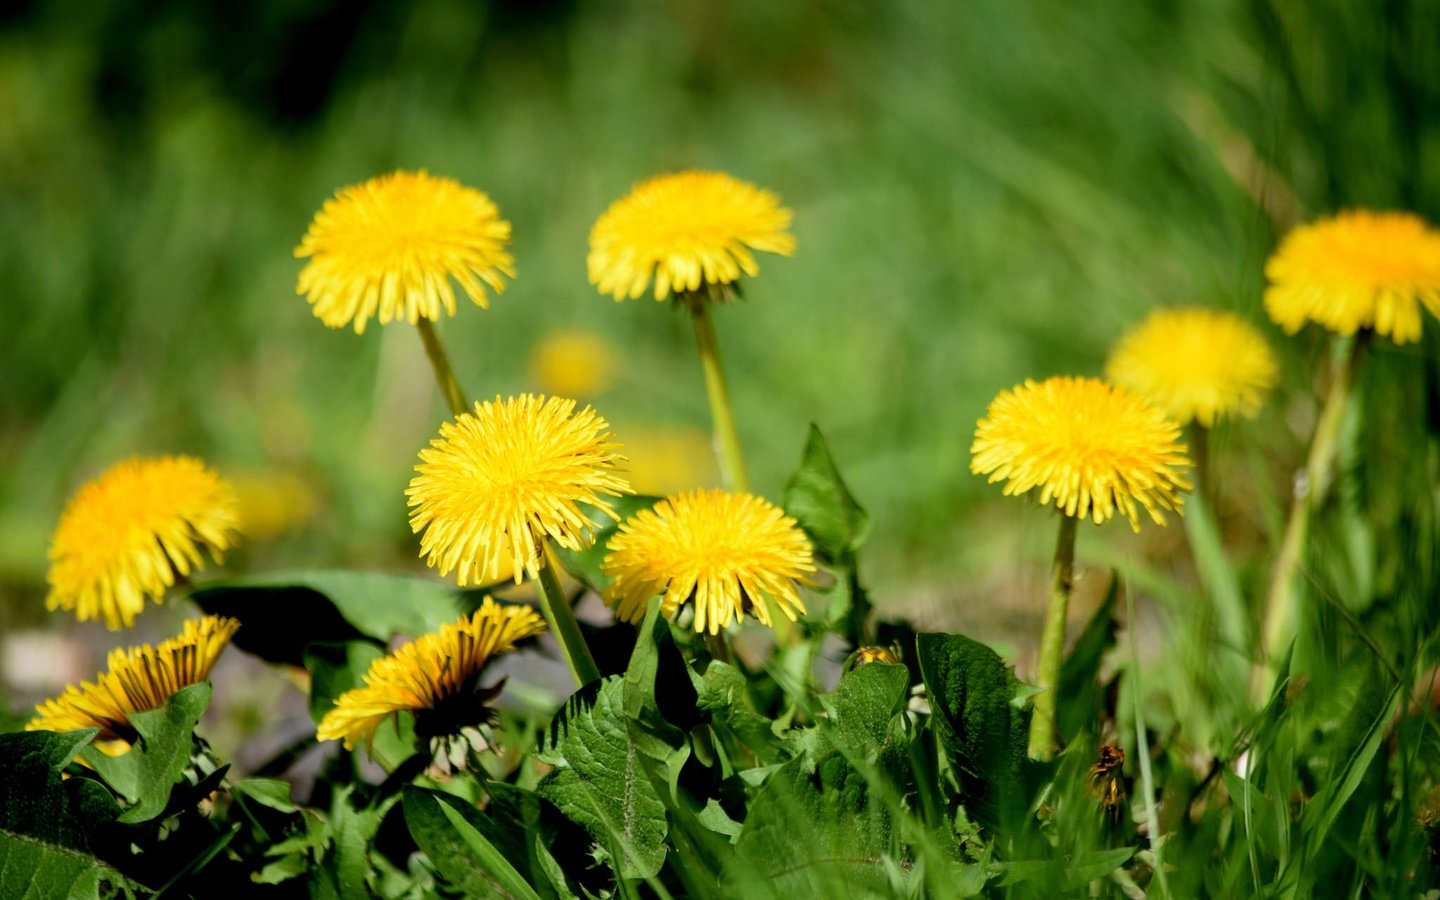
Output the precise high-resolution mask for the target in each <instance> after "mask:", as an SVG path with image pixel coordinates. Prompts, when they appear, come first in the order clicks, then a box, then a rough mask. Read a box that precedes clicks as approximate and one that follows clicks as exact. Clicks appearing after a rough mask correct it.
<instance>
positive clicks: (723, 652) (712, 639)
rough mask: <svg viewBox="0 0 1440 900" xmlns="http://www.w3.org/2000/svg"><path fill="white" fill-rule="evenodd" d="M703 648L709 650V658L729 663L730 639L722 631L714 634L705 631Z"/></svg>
mask: <svg viewBox="0 0 1440 900" xmlns="http://www.w3.org/2000/svg"><path fill="white" fill-rule="evenodd" d="M705 649H706V650H707V651H709V653H710V658H711V659H713V660H715V661H716V662H723V663H729V662H730V661H731V657H730V641H729V640H728V639H727V638H726V636H725V632H723V631H720V632H717V633H715V634H711V633H710V632H708V631H707V632H705Z"/></svg>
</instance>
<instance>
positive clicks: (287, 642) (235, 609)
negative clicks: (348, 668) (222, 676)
mask: <svg viewBox="0 0 1440 900" xmlns="http://www.w3.org/2000/svg"><path fill="white" fill-rule="evenodd" d="M476 593H477V592H465V591H459V590H457V589H455V588H454V587H451V586H449V585H447V584H443V583H441V582H438V581H431V580H429V579H423V578H409V577H405V576H401V575H386V574H381V573H378V572H345V571H323V570H322V571H302V572H278V573H273V574H266V575H256V576H247V577H245V578H236V579H231V580H226V581H219V582H211V583H209V584H206V585H204V586H203V587H199V588H196V589H195V590H194V591H192V592H191V593H190V599H192V600H194V601H195V602H196V603H197V604H199V605H200V608H201V609H203V610H205V611H206V612H207V613H212V614H215V615H224V616H233V617H234V618H237V619H239V620H240V622H241V627H240V630H239V631H238V632H236V634H235V638H234V644H235V646H237V647H239V648H240V649H242V650H244V651H246V652H247V653H253V654H255V655H256V656H259V657H261V658H263V659H267V660H271V661H273V662H283V663H288V664H290V665H296V666H298V665H303V664H304V652H305V647H306V646H307V645H308V644H311V643H316V642H330V643H344V642H347V641H354V640H358V639H362V638H368V639H370V640H372V641H376V642H377V643H378V644H379V645H380V646H382V647H383V646H384V645H386V644H387V643H389V641H390V639H391V638H392V637H394V636H395V635H397V634H405V635H412V636H414V635H420V634H425V633H426V632H430V631H434V630H436V629H437V628H439V627H440V626H441V625H444V624H447V623H450V622H454V621H455V620H456V619H458V618H460V617H461V616H463V615H467V614H469V613H470V612H472V611H473V610H474V608H475V601H474V599H473V598H474V596H475V594H476Z"/></svg>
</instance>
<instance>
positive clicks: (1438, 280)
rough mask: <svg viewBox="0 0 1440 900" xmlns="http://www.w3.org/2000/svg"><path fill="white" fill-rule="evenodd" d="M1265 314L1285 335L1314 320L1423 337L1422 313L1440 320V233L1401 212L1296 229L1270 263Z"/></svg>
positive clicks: (1341, 329) (1402, 337)
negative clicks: (1423, 309) (1421, 329)
mask: <svg viewBox="0 0 1440 900" xmlns="http://www.w3.org/2000/svg"><path fill="white" fill-rule="evenodd" d="M1265 276H1266V278H1267V279H1269V281H1270V286H1269V287H1267V288H1266V289H1265V309H1266V310H1267V311H1268V312H1269V313H1270V318H1272V319H1274V320H1275V322H1276V323H1278V324H1279V325H1280V326H1281V327H1282V328H1284V329H1285V331H1286V333H1288V334H1294V333H1295V332H1297V331H1299V330H1300V327H1301V326H1302V325H1304V324H1305V323H1306V322H1316V323H1318V324H1320V325H1323V326H1325V327H1326V328H1328V329H1330V330H1331V331H1334V332H1337V333H1339V334H1346V335H1349V334H1354V333H1355V332H1356V331H1359V330H1360V329H1362V328H1370V329H1374V331H1375V332H1376V333H1377V334H1380V335H1384V336H1387V337H1389V338H1391V339H1392V340H1394V341H1395V343H1397V344H1405V343H1409V342H1412V341H1418V340H1419V339H1420V318H1421V317H1420V307H1421V306H1422V305H1423V306H1424V307H1425V308H1426V309H1428V310H1429V311H1430V314H1431V315H1432V316H1440V231H1436V230H1435V229H1433V228H1431V227H1430V226H1428V225H1427V224H1425V221H1424V220H1423V219H1421V218H1420V217H1419V216H1416V215H1412V214H1411V213H1402V212H1370V211H1367V210H1353V211H1350V212H1342V213H1340V214H1339V215H1336V216H1333V217H1331V218H1328V219H1321V220H1320V221H1318V222H1314V223H1312V224H1310V225H1303V226H1301V227H1299V228H1296V229H1295V230H1294V231H1291V232H1290V233H1289V234H1288V235H1286V236H1285V239H1284V240H1283V241H1282V242H1281V243H1280V247H1279V249H1277V250H1276V251H1275V254H1274V255H1273V256H1271V257H1270V260H1269V262H1267V263H1266V264H1265Z"/></svg>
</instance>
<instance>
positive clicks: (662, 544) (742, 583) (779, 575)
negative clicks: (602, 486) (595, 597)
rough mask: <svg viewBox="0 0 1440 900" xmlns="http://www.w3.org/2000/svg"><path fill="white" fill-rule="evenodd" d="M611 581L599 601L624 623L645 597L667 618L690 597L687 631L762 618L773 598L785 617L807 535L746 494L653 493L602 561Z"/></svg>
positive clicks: (804, 562) (795, 607)
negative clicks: (691, 626)
mask: <svg viewBox="0 0 1440 900" xmlns="http://www.w3.org/2000/svg"><path fill="white" fill-rule="evenodd" d="M602 570H603V571H604V573H605V574H606V575H607V576H609V577H610V578H613V579H614V581H613V582H612V583H611V584H610V586H609V587H608V588H606V589H605V601H606V602H607V603H610V604H611V605H614V606H616V614H617V615H619V616H620V618H622V619H626V620H628V621H631V622H636V621H639V620H640V619H642V618H644V616H645V604H646V603H647V602H649V600H650V598H651V597H654V596H655V595H657V594H662V593H663V594H664V599H663V600H662V602H661V605H660V611H661V613H663V614H664V615H665V616H666V617H670V618H673V617H674V616H675V614H676V613H677V612H678V611H679V609H680V607H681V606H683V605H684V604H686V603H689V602H692V601H693V602H694V604H695V630H696V631H697V632H703V631H706V630H708V631H709V632H710V633H711V634H718V633H719V632H720V629H722V628H725V627H726V626H728V625H729V624H730V623H731V622H736V623H738V622H739V621H740V619H741V617H742V616H743V615H744V614H745V613H747V612H749V613H751V614H753V615H754V616H755V618H757V619H759V620H760V621H761V622H763V623H765V624H766V625H769V624H770V612H769V609H768V608H767V604H766V603H765V602H764V600H763V599H762V598H765V597H770V598H773V599H774V600H775V601H776V602H777V604H778V606H779V607H780V611H781V612H782V613H784V615H785V617H786V618H788V619H790V621H792V622H793V621H795V618H796V614H797V613H803V612H804V611H805V603H804V601H802V600H801V599H800V595H799V593H798V592H797V591H796V590H795V582H796V581H801V582H806V583H808V581H809V576H810V574H811V573H813V572H814V571H815V563H814V559H813V557H812V554H811V550H810V541H809V540H807V539H806V537H805V534H804V533H803V532H802V531H801V530H800V528H799V526H798V525H796V524H795V520H794V519H792V518H790V517H789V516H787V515H785V513H784V512H782V511H781V510H780V509H778V508H776V507H775V506H772V505H771V504H770V503H768V502H766V501H765V500H763V499H761V498H760V497H756V496H754V495H752V494H732V493H729V492H727V491H722V490H718V489H711V490H699V491H691V492H688V493H684V494H678V495H676V496H674V497H671V498H669V499H668V500H661V501H660V502H659V503H657V504H655V506H654V507H653V508H651V509H643V510H641V511H640V512H638V513H636V514H635V515H634V516H631V517H630V518H629V519H627V520H626V521H625V522H624V523H623V524H622V525H621V526H620V528H619V530H618V531H617V532H616V533H615V535H614V536H613V537H611V538H610V546H609V553H608V554H607V555H606V557H605V561H604V563H603V564H602Z"/></svg>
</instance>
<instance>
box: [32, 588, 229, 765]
mask: <svg viewBox="0 0 1440 900" xmlns="http://www.w3.org/2000/svg"><path fill="white" fill-rule="evenodd" d="M239 627H240V623H239V622H237V621H236V620H234V619H226V618H221V617H219V616H205V617H204V618H203V619H191V620H190V621H188V622H186V623H185V627H184V629H183V630H182V631H181V632H180V634H179V635H177V636H176V637H173V638H170V639H168V640H165V641H161V642H160V644H159V645H158V646H155V647H151V646H150V645H149V644H142V645H140V646H138V647H131V648H130V649H128V650H119V649H117V650H112V651H110V656H109V659H107V660H106V671H104V672H101V673H100V674H99V675H98V676H96V678H95V681H94V682H93V683H92V682H89V681H86V682H81V684H80V686H79V687H76V686H74V685H71V686H69V687H67V688H66V689H65V691H64V693H62V694H61V695H60V696H59V697H56V698H55V699H53V700H46V701H45V702H44V703H41V704H40V705H39V706H37V707H35V710H36V717H35V718H34V719H32V720H31V721H30V722H29V723H28V724H26V726H25V728H26V729H27V730H30V731H74V730H76V729H80V728H98V729H100V733H99V734H98V735H96V737H95V739H96V740H97V741H128V742H134V740H135V737H136V734H135V729H134V727H133V726H132V725H131V724H130V715H131V714H133V713H138V712H145V711H147V710H151V709H159V708H160V707H162V706H164V705H165V703H166V702H167V701H168V700H169V699H170V695H172V694H174V693H175V692H176V691H178V690H180V689H181V688H185V687H189V686H190V685H192V684H199V683H200V682H202V681H204V680H205V679H207V678H209V677H210V670H211V668H213V667H214V665H215V661H216V660H217V659H219V658H220V654H221V653H222V652H224V650H225V648H226V647H227V646H229V644H230V638H231V637H232V636H233V635H234V634H235V631H236V629H238V628H239Z"/></svg>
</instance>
